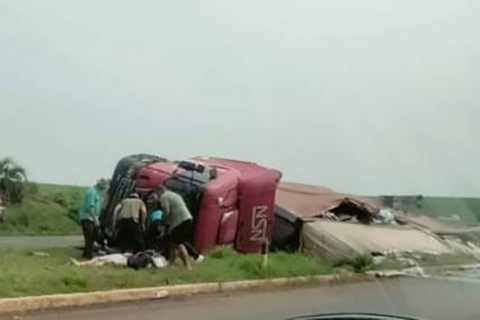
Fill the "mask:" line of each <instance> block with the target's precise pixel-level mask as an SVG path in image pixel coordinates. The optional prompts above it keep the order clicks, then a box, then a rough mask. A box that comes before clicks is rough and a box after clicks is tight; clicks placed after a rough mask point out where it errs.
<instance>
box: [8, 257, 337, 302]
mask: <svg viewBox="0 0 480 320" xmlns="http://www.w3.org/2000/svg"><path fill="white" fill-rule="evenodd" d="M34 252H35V251H34V250H24V249H17V250H14V249H3V250H0V256H1V257H2V259H1V260H0V270H1V272H0V298H4V297H20V296H27V295H44V294H55V293H72V292H87V291H97V290H111V289H123V288H139V287H154V286H164V285H173V284H185V283H200V282H225V281H235V280H245V279H266V278H278V277H294V276H310V275H320V274H328V273H331V272H332V266H331V264H330V263H328V262H323V261H320V260H316V259H314V258H310V257H307V256H303V255H301V254H289V253H272V254H271V255H270V257H269V265H268V267H267V268H265V269H264V268H262V266H261V257H260V255H243V254H238V253H236V252H234V251H233V250H231V249H223V248H219V249H216V250H214V251H212V252H210V253H209V254H208V256H207V259H206V260H205V261H204V262H203V263H202V264H200V265H196V266H195V268H194V270H193V271H187V270H185V269H184V268H183V266H181V264H180V261H177V265H175V266H169V267H168V268H165V269H142V270H138V271H135V270H133V269H130V268H127V267H124V266H102V267H86V266H83V267H77V266H74V265H73V264H72V263H71V262H70V258H71V257H74V258H76V259H79V257H80V254H81V252H80V251H79V250H76V249H73V248H71V249H48V250H42V254H41V255H36V254H34ZM45 253H46V254H47V255H45Z"/></svg>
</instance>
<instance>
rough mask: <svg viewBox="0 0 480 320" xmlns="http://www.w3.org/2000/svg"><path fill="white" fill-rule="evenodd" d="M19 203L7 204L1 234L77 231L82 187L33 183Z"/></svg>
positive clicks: (44, 233) (54, 233)
mask: <svg viewBox="0 0 480 320" xmlns="http://www.w3.org/2000/svg"><path fill="white" fill-rule="evenodd" d="M34 186H36V187H30V188H28V191H27V195H26V197H25V199H24V201H23V202H22V203H21V204H18V205H13V206H11V207H9V208H8V209H7V210H6V211H5V213H4V215H5V221H4V223H3V224H0V236H3V235H60V234H78V233H80V226H79V225H78V223H77V219H78V210H79V207H80V204H81V201H82V197H83V195H84V193H85V190H86V188H84V187H78V186H64V185H53V184H34Z"/></svg>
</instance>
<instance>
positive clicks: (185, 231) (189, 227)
mask: <svg viewBox="0 0 480 320" xmlns="http://www.w3.org/2000/svg"><path fill="white" fill-rule="evenodd" d="M192 234H193V222H192V220H186V221H184V222H182V223H180V224H179V225H178V226H176V227H175V228H173V230H172V231H171V241H172V243H173V244H174V245H177V246H178V245H181V244H183V245H184V246H185V248H186V249H187V251H188V255H189V256H191V257H192V258H193V259H197V258H198V257H199V256H200V254H199V253H198V251H197V250H195V248H194V247H193V246H192V244H191V243H190V239H191V238H192Z"/></svg>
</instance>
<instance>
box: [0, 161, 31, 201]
mask: <svg viewBox="0 0 480 320" xmlns="http://www.w3.org/2000/svg"><path fill="white" fill-rule="evenodd" d="M27 181H28V180H27V173H26V170H25V168H24V167H22V166H20V165H19V164H18V163H16V162H15V161H14V160H12V159H10V158H4V159H0V200H1V202H2V203H3V204H4V205H6V206H8V205H10V204H15V203H20V202H21V201H22V200H23V197H24V196H25V191H26V184H27Z"/></svg>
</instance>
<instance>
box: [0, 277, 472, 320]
mask: <svg viewBox="0 0 480 320" xmlns="http://www.w3.org/2000/svg"><path fill="white" fill-rule="evenodd" d="M479 292H480V284H479V283H474V282H469V281H467V280H465V281H456V280H439V279H413V278H410V279H391V280H385V281H378V282H369V283H359V284H350V285H343V286H336V287H317V288H297V289H289V290H284V291H274V292H263V293H242V294H237V295H229V296H226V295H213V296H212V295H210V296H195V297H190V298H183V299H177V300H174V299H166V300H161V301H154V302H144V303H137V304H125V305H120V306H118V305H117V306H104V307H96V308H85V309H76V310H75V309H74V310H70V311H65V310H64V311H60V312H59V311H57V312H47V313H37V314H27V315H24V316H22V318H23V319H24V320H49V319H55V320H58V319H69V320H132V319H135V320H139V319H146V320H150V319H151V320H159V319H171V320H182V319H188V320H220V319H222V320H224V319H228V320H240V319H242V320H245V319H252V320H253V319H254V320H279V319H286V318H289V317H292V316H299V315H306V314H319V313H329V312H381V313H390V314H392V313H395V314H402V315H410V316H416V317H422V318H424V319H431V320H453V319H455V320H457V319H458V320H478V319H480V303H479V301H480V299H479ZM12 318H13V316H9V317H8V319H12ZM3 319H7V318H5V317H3V318H2V317H0V320H3Z"/></svg>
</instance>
